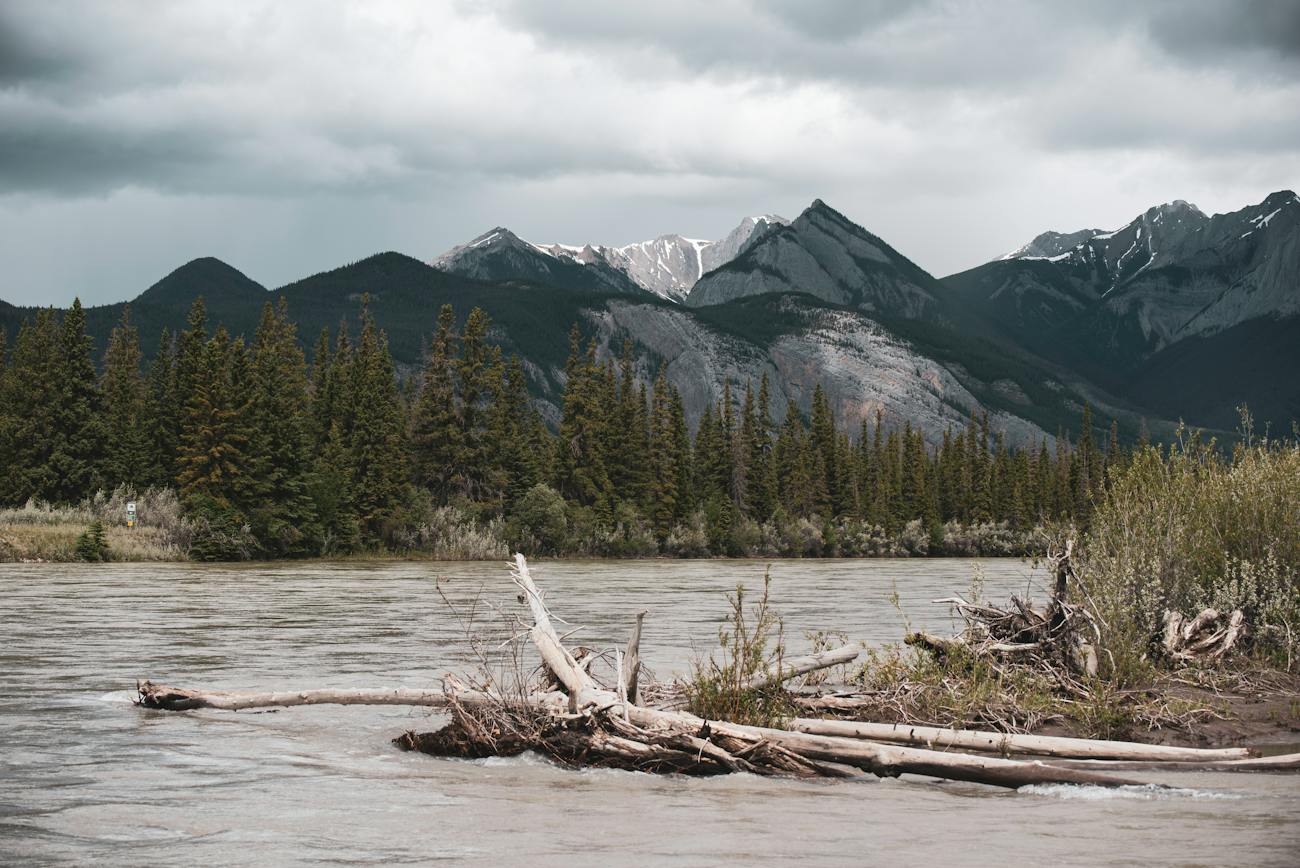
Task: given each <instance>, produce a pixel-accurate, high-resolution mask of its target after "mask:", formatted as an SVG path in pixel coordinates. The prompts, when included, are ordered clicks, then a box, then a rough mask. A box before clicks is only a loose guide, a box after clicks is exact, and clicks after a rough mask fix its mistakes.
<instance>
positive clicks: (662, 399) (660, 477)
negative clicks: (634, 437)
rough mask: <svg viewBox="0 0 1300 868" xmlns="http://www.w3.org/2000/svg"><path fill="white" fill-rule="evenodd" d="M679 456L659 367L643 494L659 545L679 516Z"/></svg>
mask: <svg viewBox="0 0 1300 868" xmlns="http://www.w3.org/2000/svg"><path fill="white" fill-rule="evenodd" d="M682 457H683V456H682V454H681V452H679V451H678V446H677V442H676V431H675V428H674V416H673V403H672V398H671V395H670V393H669V389H668V381H667V379H666V378H665V377H664V372H663V369H662V368H661V369H660V370H659V376H658V377H656V378H655V385H654V393H653V397H652V399H651V406H650V456H649V462H648V463H649V469H650V475H649V486H648V491H647V494H646V511H647V512H648V513H649V518H650V522H651V524H652V525H653V527H654V530H655V536H657V537H658V538H659V541H660V542H661V543H662V542H663V541H664V540H665V539H667V538H668V534H669V532H670V531H671V530H672V527H673V523H674V521H676V519H677V518H678V517H679V516H680V515H681V509H680V503H679V488H678V482H679V479H680V476H681V474H680V467H679V464H680V462H681V459H682Z"/></svg>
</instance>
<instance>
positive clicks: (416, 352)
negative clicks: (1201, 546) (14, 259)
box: [0, 252, 1161, 445]
mask: <svg viewBox="0 0 1300 868" xmlns="http://www.w3.org/2000/svg"><path fill="white" fill-rule="evenodd" d="M367 296H368V297H369V305H370V312H371V315H372V316H373V317H374V320H375V323H376V325H377V326H378V327H379V328H380V329H381V330H382V331H383V332H384V333H385V334H386V336H387V340H388V345H389V349H390V352H391V353H392V357H393V360H394V362H395V364H396V366H397V370H398V372H399V374H401V375H402V376H403V378H404V379H406V378H408V377H409V375H411V374H412V373H413V372H414V371H415V370H417V369H418V367H419V366H420V364H421V362H422V359H423V354H424V350H425V348H426V347H427V345H428V341H429V339H430V335H431V334H432V331H433V328H434V320H435V318H436V315H437V311H438V310H439V308H440V307H441V306H442V305H444V304H450V305H452V306H453V308H454V309H455V310H456V312H457V315H458V316H460V317H462V324H463V317H465V316H467V315H468V313H469V311H470V310H471V309H472V308H475V307H478V308H480V309H482V310H483V311H484V312H485V313H486V314H487V315H488V316H489V318H490V319H491V321H492V324H493V326H492V330H491V333H490V334H489V335H488V339H489V340H490V341H491V342H492V343H494V344H496V345H499V346H501V347H502V349H503V350H504V351H505V353H506V354H507V355H511V354H516V355H518V356H520V358H521V360H522V361H523V364H524V369H525V372H526V377H527V382H528V387H529V390H530V392H531V393H532V394H533V395H534V397H535V398H537V399H538V401H539V409H540V410H541V412H542V414H543V416H544V418H546V420H547V421H548V423H549V424H551V425H555V424H556V423H557V422H558V420H559V417H560V413H561V400H560V398H561V392H562V390H563V387H564V382H565V375H564V362H565V354H566V352H567V349H568V331H569V329H570V327H571V326H573V325H574V324H575V323H578V324H579V325H580V327H581V329H582V331H583V333H584V336H589V337H593V338H595V339H596V341H597V345H598V352H599V353H600V354H601V355H602V356H604V357H609V356H611V355H618V354H620V353H621V348H622V345H623V342H624V340H625V339H627V340H630V341H631V343H632V347H633V355H634V360H635V366H636V368H637V372H638V375H639V376H640V377H641V378H643V379H645V380H651V379H653V378H654V377H655V376H656V374H657V373H658V371H659V369H660V368H663V369H664V371H665V375H666V376H667V377H668V379H669V382H670V383H672V384H673V385H674V386H675V387H676V388H677V389H678V390H679V392H680V393H681V395H682V398H683V404H684V409H685V413H686V417H687V420H688V422H689V424H690V425H691V427H692V428H694V426H695V425H696V424H697V423H698V421H699V419H700V417H701V415H702V414H703V412H704V411H705V409H706V408H707V407H710V406H713V405H715V404H716V403H717V401H718V400H719V399H720V398H721V397H722V392H723V390H724V388H725V387H726V386H728V385H730V387H731V389H732V391H733V393H734V394H739V393H741V392H742V391H743V390H744V388H745V387H746V385H752V384H754V383H757V382H758V381H759V380H760V379H761V378H762V377H764V376H766V377H767V378H768V380H769V382H770V383H771V387H772V399H773V406H774V408H775V411H776V412H777V413H778V414H781V413H783V412H784V411H785V408H786V406H787V405H788V404H789V403H790V402H791V401H793V402H794V405H795V406H796V407H797V408H798V410H799V412H800V413H801V414H803V415H805V416H806V415H807V414H808V413H810V412H811V410H812V406H811V399H812V394H813V391H814V389H815V388H816V387H817V386H821V387H822V388H823V389H824V390H825V391H826V393H827V396H828V400H829V401H830V402H831V406H832V408H833V409H834V410H835V412H836V414H837V415H838V416H839V417H840V418H842V419H844V421H845V423H846V424H848V425H850V426H856V425H857V424H859V423H861V422H862V421H863V420H874V419H875V417H876V415H877V413H879V414H880V415H881V417H882V418H883V420H884V421H885V423H886V424H887V425H889V426H890V427H892V428H901V427H902V426H903V425H904V424H908V423H910V424H912V425H913V426H914V427H916V428H917V429H918V430H919V431H920V432H921V433H922V435H923V436H924V437H925V439H926V440H927V442H929V443H930V444H931V445H937V444H938V442H939V441H940V439H941V438H942V436H943V433H944V431H945V430H949V429H952V428H956V427H960V426H962V425H964V424H965V423H966V420H967V419H968V418H969V417H970V415H971V414H976V415H982V414H985V413H987V414H988V415H989V418H990V424H991V425H992V429H993V430H994V431H995V432H999V433H1002V434H1003V435H1004V436H1006V437H1007V438H1008V441H1009V442H1011V443H1013V444H1019V445H1029V444H1034V443H1038V442H1039V441H1041V440H1042V439H1043V437H1048V438H1049V439H1050V438H1051V436H1053V435H1054V434H1055V432H1056V430H1057V429H1058V428H1061V427H1068V426H1073V425H1076V424H1077V421H1078V415H1079V410H1080V408H1081V407H1082V406H1083V404H1084V403H1089V402H1091V403H1093V404H1094V406H1097V407H1098V408H1099V415H1102V414H1104V418H1106V419H1110V418H1115V419H1118V420H1119V422H1120V427H1121V432H1122V436H1123V437H1124V438H1125V439H1129V440H1131V439H1133V438H1134V437H1136V436H1137V432H1138V430H1139V428H1140V427H1141V425H1142V414H1141V413H1140V412H1138V411H1136V410H1134V409H1133V408H1128V407H1120V406H1107V404H1106V402H1105V400H1104V398H1102V399H1100V400H1099V396H1097V395H1090V394H1085V393H1082V392H1079V391H1078V390H1076V389H1075V388H1074V387H1073V386H1072V385H1071V384H1070V383H1069V381H1068V379H1066V378H1065V377H1064V376H1063V375H1061V374H1059V373H1057V372H1054V371H1051V370H1048V369H1046V368H1045V367H1044V366H1042V365H1041V364H1040V363H1037V362H1036V361H1035V360H1034V359H1033V358H1032V356H1030V355H1028V354H1025V353H1021V352H1019V351H1017V350H1016V349H1015V348H1014V347H1011V346H1006V347H1002V348H1000V349H999V348H992V349H990V348H989V347H988V346H987V345H986V344H985V343H984V342H982V341H979V340H972V339H971V337H970V336H969V335H966V334H964V333H962V332H961V331H958V330H944V329H943V328H942V327H940V326H934V327H933V328H931V329H930V331H929V332H925V331H924V330H921V324H919V323H912V322H909V321H898V322H894V321H891V320H890V319H889V318H888V317H886V316H885V315H884V314H883V313H876V314H874V315H873V314H872V313H870V312H867V311H862V310H859V309H855V308H845V307H841V306H838V305H835V304H832V303H829V302H826V301H824V300H821V299H817V298H813V297H811V296H807V295H804V294H785V295H782V294H768V295H763V296H756V297H752V298H748V299H738V300H736V301H733V302H728V303H726V304H722V305H716V306H709V307H701V308H688V307H684V306H681V305H678V304H674V303H672V302H670V301H666V300H664V299H661V298H659V297H657V296H654V295H653V294H650V293H641V294H640V295H637V296H629V295H628V294H626V293H614V292H611V293H606V294H601V293H598V292H594V291H592V290H591V289H589V288H588V289H581V290H572V289H568V288H565V287H560V286H550V285H544V284H538V283H529V282H524V281H518V280H511V281H505V282H497V283H488V282H483V281H480V280H476V279H474V278H470V277H465V276H463V275H460V274H456V273H451V272H447V271H445V270H440V269H437V268H434V267H431V266H430V265H428V264H425V263H423V262H420V261H419V260H416V259H413V258H411V257H408V256H404V255H402V254H399V253H391V252H389V253H380V254H376V255H375V256H371V257H368V258H366V259H363V260H361V261H359V262H355V263H351V264H349V265H345V266H342V267H340V268H336V269H333V270H331V271H326V272H322V273H320V274H316V275H313V276H311V277H308V278H304V279H303V280H299V281H296V282H294V283H291V284H288V285H287V286H284V287H281V288H279V289H275V290H269V291H268V290H266V289H265V288H263V287H262V286H261V285H259V284H258V283H256V282H255V281H253V280H251V279H250V278H248V277H247V276H245V275H244V274H242V273H241V272H240V271H238V270H237V269H235V268H233V267H231V266H229V265H227V264H225V263H223V262H221V261H219V260H216V259H212V258H204V259H198V260H194V261H192V262H190V263H187V264H186V265H184V266H182V267H181V268H179V269H177V270H176V271H174V272H172V273H171V274H169V275H167V276H166V277H165V278H163V279H162V280H160V281H159V282H158V283H156V284H154V285H153V286H152V287H150V288H149V289H147V290H146V291H145V292H143V293H141V294H140V295H139V296H138V297H136V298H135V299H134V300H133V301H132V302H131V303H130V309H131V321H132V323H133V324H134V325H135V326H136V328H137V329H138V331H139V334H140V340H141V345H142V350H143V353H144V356H145V358H146V359H151V358H153V357H154V356H155V354H156V352H157V348H158V341H159V338H160V335H161V334H162V331H163V329H164V328H165V329H167V330H168V332H169V333H170V334H171V335H175V334H177V333H178V332H179V331H180V330H181V329H182V328H184V325H185V316H186V312H187V311H188V310H189V307H190V305H191V304H192V303H193V302H194V300H195V299H196V298H199V297H202V298H203V299H204V300H205V302H206V305H207V310H208V315H209V319H210V320H211V322H213V323H220V324H222V325H224V326H225V327H226V328H227V329H228V330H229V331H230V332H231V334H232V335H234V336H241V335H242V336H243V337H245V338H247V339H251V337H252V334H253V331H254V329H255V328H256V325H257V323H258V320H259V318H260V316H261V311H262V307H263V306H264V305H265V304H266V303H267V302H275V303H278V301H279V300H281V299H283V300H284V301H285V302H286V303H287V304H288V309H289V312H290V316H291V317H292V318H293V319H294V321H295V322H296V324H297V328H298V340H299V342H300V344H301V345H302V346H303V347H304V349H306V350H307V352H308V355H309V359H310V355H311V347H312V346H313V345H314V343H315V340H316V337H317V336H318V335H319V333H320V332H321V330H322V329H329V330H330V332H331V333H337V331H338V329H339V326H340V324H341V323H342V322H343V321H345V320H346V321H347V322H349V323H350V324H351V327H352V328H353V329H355V325H356V322H357V317H358V314H359V312H360V309H361V302H362V299H363V297H367ZM125 307H126V305H125V304H115V305H107V306H103V307H93V308H88V309H87V310H86V323H87V330H88V333H89V334H90V336H91V338H92V340H93V345H94V346H93V349H92V355H93V357H94V358H95V359H96V361H97V362H100V361H101V360H102V356H103V350H104V347H105V346H106V342H107V336H108V334H109V333H110V332H111V330H112V328H113V327H114V325H115V324H116V323H118V322H119V321H120V320H121V317H122V313H123V310H124V309H125ZM34 313H35V311H34V310H32V309H26V310H22V309H13V308H10V309H9V310H8V312H7V319H8V322H7V326H8V328H7V330H8V332H9V335H10V338H11V343H12V338H13V337H14V336H16V333H17V329H18V325H19V323H20V322H21V320H23V319H30V318H31V317H32V316H33V314H34ZM2 325H5V323H2V322H0V326H2ZM935 329H938V331H935ZM905 332H907V333H909V336H908V337H902V336H901V335H903V334H904V333H905ZM910 332H915V334H910ZM1148 424H1149V425H1151V426H1152V427H1153V430H1155V431H1157V432H1159V431H1160V430H1161V429H1160V427H1159V422H1158V421H1156V420H1152V421H1150V422H1149V423H1148Z"/></svg>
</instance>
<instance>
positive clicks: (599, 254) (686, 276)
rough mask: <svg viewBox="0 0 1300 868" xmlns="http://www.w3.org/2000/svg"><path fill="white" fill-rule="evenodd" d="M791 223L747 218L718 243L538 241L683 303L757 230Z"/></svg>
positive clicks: (665, 238)
mask: <svg viewBox="0 0 1300 868" xmlns="http://www.w3.org/2000/svg"><path fill="white" fill-rule="evenodd" d="M789 222H790V221H789V220H786V219H785V218H784V217H780V216H777V215H775V214H762V215H759V216H757V217H746V218H745V219H744V220H742V221H741V222H740V225H739V226H737V227H736V228H735V229H733V230H732V231H731V232H730V233H728V234H727V235H726V236H725V237H724V238H722V239H720V240H718V241H708V240H705V239H701V238H687V237H685V236H683V235H677V234H670V235H660V236H659V237H658V238H654V239H651V240H650V241H638V242H634V243H632V244H625V245H623V246H622V247H607V246H604V245H591V244H587V245H584V246H577V245H573V244H534V245H533V246H534V247H536V248H537V249H538V250H540V251H542V252H543V253H547V254H549V255H551V256H558V257H567V258H569V259H572V260H573V261H575V262H579V263H582V264H588V263H592V262H596V261H600V262H604V263H605V264H607V265H609V266H611V267H613V268H617V269H619V270H620V271H623V272H624V273H626V274H627V275H628V277H630V278H631V279H632V280H633V281H634V282H636V284H637V285H638V286H640V287H642V288H643V289H646V290H649V291H650V292H652V293H654V294H655V295H657V296H659V297H660V298H664V299H668V300H669V301H677V302H680V301H682V300H683V299H685V298H686V296H687V295H688V294H689V293H690V291H691V288H692V287H693V286H695V284H696V282H697V281H698V280H699V279H700V278H701V277H703V276H704V275H705V274H706V273H708V272H710V271H712V270H713V269H715V268H718V267H719V266H722V265H725V264H726V263H728V262H730V261H731V260H732V259H735V258H736V257H737V256H738V255H740V253H741V252H743V251H744V250H745V248H746V247H747V245H748V243H749V241H750V240H751V239H752V238H753V237H754V236H755V234H756V233H759V232H761V231H763V230H764V229H766V228H768V227H770V226H784V225H786V224H788V223H789Z"/></svg>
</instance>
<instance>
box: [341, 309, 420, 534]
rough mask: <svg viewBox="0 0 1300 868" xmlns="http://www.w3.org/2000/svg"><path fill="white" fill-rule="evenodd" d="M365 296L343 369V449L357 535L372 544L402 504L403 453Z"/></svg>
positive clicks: (382, 340)
mask: <svg viewBox="0 0 1300 868" xmlns="http://www.w3.org/2000/svg"><path fill="white" fill-rule="evenodd" d="M368 302H369V299H368V297H367V298H365V299H363V301H362V309H361V336H360V337H359V338H358V339H357V348H356V352H355V353H353V355H352V360H351V362H352V363H351V370H350V371H349V372H348V373H349V376H348V379H349V395H348V400H349V401H350V402H351V404H352V417H353V418H352V425H351V438H350V441H349V443H348V447H349V449H348V452H349V464H350V468H351V472H352V474H351V475H352V479H351V485H352V506H353V510H354V512H355V515H356V520H357V524H358V526H359V528H360V531H361V541H362V543H363V544H364V545H372V546H373V545H378V544H380V543H382V542H383V541H384V537H385V532H386V531H387V530H388V529H389V528H390V526H391V523H392V521H393V519H394V517H395V516H396V514H397V512H398V509H399V508H400V506H401V504H402V500H403V496H404V494H405V492H404V484H405V480H406V477H407V458H406V452H405V438H404V437H403V424H404V420H403V417H402V400H401V395H400V394H399V392H398V388H397V377H396V374H395V372H394V370H393V359H392V356H390V355H389V352H388V340H387V337H386V336H385V335H384V333H383V332H382V331H380V330H379V327H378V326H376V325H375V320H374V317H373V316H371V314H370V308H369V304H368Z"/></svg>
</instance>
